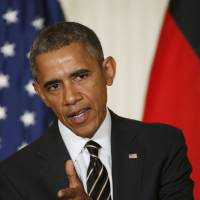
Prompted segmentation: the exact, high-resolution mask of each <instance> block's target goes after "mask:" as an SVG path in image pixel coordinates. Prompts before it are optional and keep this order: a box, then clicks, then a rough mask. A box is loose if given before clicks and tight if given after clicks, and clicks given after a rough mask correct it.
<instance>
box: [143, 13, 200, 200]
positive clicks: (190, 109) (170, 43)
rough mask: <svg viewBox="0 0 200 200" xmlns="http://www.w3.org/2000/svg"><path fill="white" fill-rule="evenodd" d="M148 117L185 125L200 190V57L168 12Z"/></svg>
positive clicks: (153, 76)
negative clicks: (199, 150)
mask: <svg viewBox="0 0 200 200" xmlns="http://www.w3.org/2000/svg"><path fill="white" fill-rule="evenodd" d="M144 121H148V122H152V121H159V122H165V123H168V124H172V125H175V126H177V127H180V128H182V129H183V131H184V134H185V138H186V143H187V145H188V154H189V159H190V161H191V163H192V166H193V174H192V177H193V179H194V181H195V182H196V186H195V196H196V198H195V199H197V194H198V195H199V194H200V183H199V182H200V181H199V180H200V156H199V155H200V153H199V152H198V149H199V147H200V60H199V58H198V56H197V54H196V53H195V51H194V50H193V49H192V47H191V46H190V44H189V42H188V41H187V40H186V38H185V37H184V35H183V33H182V32H181V30H180V29H179V28H178V27H177V25H176V23H175V21H174V19H173V18H172V16H171V15H170V14H169V13H168V14H167V15H166V20H165V23H164V27H163V30H162V32H161V37H160V41H159V46H158V49H157V54H156V57H155V60H154V63H153V68H152V73H151V77H150V82H149V88H148V93H147V99H146V106H145V112H144Z"/></svg>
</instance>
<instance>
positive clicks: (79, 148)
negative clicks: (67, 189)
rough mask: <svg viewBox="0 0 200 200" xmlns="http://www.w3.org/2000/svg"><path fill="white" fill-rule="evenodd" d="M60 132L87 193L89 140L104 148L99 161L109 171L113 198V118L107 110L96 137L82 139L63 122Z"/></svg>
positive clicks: (60, 123)
mask: <svg viewBox="0 0 200 200" xmlns="http://www.w3.org/2000/svg"><path fill="white" fill-rule="evenodd" d="M58 127H59V131H60V133H61V136H62V139H63V141H64V143H65V146H66V148H67V150H68V152H69V154H70V157H71V159H72V161H73V163H74V166H75V169H76V172H77V174H78V176H79V178H80V180H81V181H82V183H83V186H84V189H85V191H87V186H86V176H87V169H88V166H89V162H90V154H89V152H88V150H87V149H86V148H84V147H85V144H86V143H87V142H88V141H89V140H93V141H95V142H97V143H98V144H99V145H101V147H102V148H100V150H99V159H100V160H101V162H102V163H103V164H104V166H105V167H106V169H107V171H108V177H109V180H110V187H111V197H113V183H112V159H111V117H110V113H109V111H108V110H107V112H106V117H105V119H104V121H103V123H102V124H101V126H100V127H99V129H98V130H97V132H96V133H95V134H94V136H93V137H92V138H91V139H89V138H82V137H80V136H77V135H76V134H74V133H73V132H72V131H71V130H70V129H68V128H67V127H66V126H65V125H64V124H62V122H61V121H58Z"/></svg>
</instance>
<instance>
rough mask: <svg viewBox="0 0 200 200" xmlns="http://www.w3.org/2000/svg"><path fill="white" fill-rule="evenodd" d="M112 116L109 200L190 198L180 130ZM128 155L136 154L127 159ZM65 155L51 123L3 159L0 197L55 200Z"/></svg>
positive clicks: (62, 181)
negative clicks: (42, 133)
mask: <svg viewBox="0 0 200 200" xmlns="http://www.w3.org/2000/svg"><path fill="white" fill-rule="evenodd" d="M111 119H112V132H111V148H112V174H113V190H114V200H157V199H160V200H175V199H176V200H192V199H193V197H192V188H193V183H192V181H191V180H190V178H189V176H190V172H191V166H190V164H189V162H188V160H187V157H186V146H185V143H184V139H183V136H182V134H181V131H180V130H178V129H176V128H174V127H171V126H167V125H163V124H145V123H142V122H138V121H134V120H129V119H125V118H121V117H119V116H117V115H115V114H113V113H111ZM129 154H130V155H129ZM131 154H135V155H136V154H137V158H132V159H131V158H129V157H131ZM133 157H134V156H133ZM68 159H70V156H69V154H68V152H67V150H66V148H65V146H64V143H63V141H62V139H61V136H60V133H59V131H58V126H57V123H54V124H53V126H51V127H50V128H49V130H48V131H47V133H46V134H44V135H43V136H42V137H41V138H40V139H39V140H37V141H36V142H34V143H32V144H31V145H29V146H27V147H26V148H24V149H22V150H21V151H19V152H18V153H16V154H15V155H14V156H12V157H10V158H8V159H7V160H5V161H4V162H2V164H1V165H0V200H56V199H57V197H56V194H57V191H58V190H59V189H61V188H65V187H66V186H67V185H68V181H67V177H66V175H65V170H64V164H65V161H66V160H68Z"/></svg>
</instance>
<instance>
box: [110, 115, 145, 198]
mask: <svg viewBox="0 0 200 200" xmlns="http://www.w3.org/2000/svg"><path fill="white" fill-rule="evenodd" d="M111 116H112V117H111V119H112V129H111V148H112V150H111V152H112V177H113V195H114V200H122V199H130V198H131V199H137V200H139V199H140V196H141V183H142V174H143V160H144V154H143V150H142V149H141V145H138V143H137V141H136V140H137V134H138V132H139V131H138V130H137V128H136V127H134V123H133V120H131V121H130V120H126V119H124V118H120V117H118V116H117V115H115V114H114V113H112V112H111Z"/></svg>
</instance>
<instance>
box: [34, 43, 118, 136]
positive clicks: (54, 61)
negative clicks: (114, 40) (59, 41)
mask: <svg viewBox="0 0 200 200" xmlns="http://www.w3.org/2000/svg"><path fill="white" fill-rule="evenodd" d="M36 65H37V82H35V83H34V88H35V90H36V92H37V93H38V94H39V96H40V97H41V98H42V100H43V101H44V102H45V104H46V105H47V106H48V107H50V108H51V109H52V110H53V111H54V113H55V114H56V115H57V117H58V118H59V120H60V121H61V122H62V123H63V124H64V125H65V126H67V127H68V128H70V129H71V130H72V131H73V132H74V133H75V134H76V135H78V136H81V137H92V136H93V135H94V133H95V131H96V130H97V129H98V127H99V126H100V125H101V123H102V121H103V120H104V118H105V115H106V102H107V85H112V81H113V78H114V74H115V61H114V60H113V58H111V57H108V58H107V59H105V60H104V62H103V63H102V65H101V66H100V64H99V63H98V62H97V60H96V59H95V58H94V57H92V56H91V55H90V54H89V53H88V51H87V49H86V48H84V46H83V45H82V44H80V43H78V42H73V43H71V44H70V45H67V46H64V47H62V48H60V49H58V50H55V51H51V52H48V53H44V54H40V55H38V56H37V57H36Z"/></svg>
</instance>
